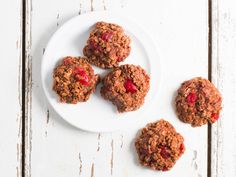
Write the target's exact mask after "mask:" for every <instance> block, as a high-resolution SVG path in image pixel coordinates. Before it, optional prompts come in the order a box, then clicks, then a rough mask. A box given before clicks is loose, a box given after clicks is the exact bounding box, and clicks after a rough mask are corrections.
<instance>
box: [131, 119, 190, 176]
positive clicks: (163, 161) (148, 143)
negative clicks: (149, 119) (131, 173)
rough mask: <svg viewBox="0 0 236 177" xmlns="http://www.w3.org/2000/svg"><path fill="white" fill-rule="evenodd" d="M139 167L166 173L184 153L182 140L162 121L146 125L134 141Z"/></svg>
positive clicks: (172, 128) (167, 123) (169, 125)
mask: <svg viewBox="0 0 236 177" xmlns="http://www.w3.org/2000/svg"><path fill="white" fill-rule="evenodd" d="M135 147H136V150H137V153H138V157H139V161H140V163H141V165H143V166H146V167H149V168H151V169H153V170H160V171H168V170H170V169H171V168H172V167H173V166H174V165H175V163H176V161H177V160H178V159H179V158H180V157H181V156H182V154H183V153H184V151H185V146H184V138H183V137H182V136H181V135H180V134H179V133H177V132H176V130H175V128H174V127H173V126H172V125H171V124H170V123H169V122H168V121H165V120H163V119H161V120H159V121H157V122H154V123H149V124H147V126H146V127H144V128H143V129H142V130H141V133H140V135H139V136H138V137H137V139H136V141H135Z"/></svg>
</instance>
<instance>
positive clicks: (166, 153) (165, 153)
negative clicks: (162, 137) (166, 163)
mask: <svg viewBox="0 0 236 177" xmlns="http://www.w3.org/2000/svg"><path fill="white" fill-rule="evenodd" d="M160 154H161V156H162V157H163V158H164V159H167V158H169V157H170V153H169V152H167V148H166V147H161V152H160Z"/></svg>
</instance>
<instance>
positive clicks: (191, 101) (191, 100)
mask: <svg viewBox="0 0 236 177" xmlns="http://www.w3.org/2000/svg"><path fill="white" fill-rule="evenodd" d="M196 100H197V95H196V93H193V92H192V93H190V94H189V95H188V96H187V102H188V104H192V105H193V104H195V102H196Z"/></svg>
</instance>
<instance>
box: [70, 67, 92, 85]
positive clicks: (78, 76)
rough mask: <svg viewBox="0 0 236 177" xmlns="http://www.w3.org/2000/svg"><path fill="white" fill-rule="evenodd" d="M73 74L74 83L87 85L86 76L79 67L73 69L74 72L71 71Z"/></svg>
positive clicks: (87, 79)
mask: <svg viewBox="0 0 236 177" xmlns="http://www.w3.org/2000/svg"><path fill="white" fill-rule="evenodd" d="M73 74H74V77H75V79H76V81H79V82H80V83H81V84H82V85H88V84H89V78H88V75H87V74H86V72H85V71H84V70H83V69H82V68H80V67H77V68H75V70H74V71H73Z"/></svg>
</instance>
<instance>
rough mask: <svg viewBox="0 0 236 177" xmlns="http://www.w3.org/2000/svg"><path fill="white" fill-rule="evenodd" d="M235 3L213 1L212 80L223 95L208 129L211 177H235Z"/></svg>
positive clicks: (231, 1)
mask: <svg viewBox="0 0 236 177" xmlns="http://www.w3.org/2000/svg"><path fill="white" fill-rule="evenodd" d="M235 49H236V3H235V1H234V0H214V1H213V53H212V54H213V56H212V80H213V82H214V83H215V84H216V85H217V87H218V88H219V90H220V91H221V93H222V95H223V112H222V114H221V118H220V120H219V121H218V123H216V124H215V125H214V126H213V127H212V170H211V171H212V176H213V177H231V176H232V177H233V176H236V151H235V149H236V131H235V127H236V119H235V114H236V109H235V108H236V52H235V51H236V50H235Z"/></svg>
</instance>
